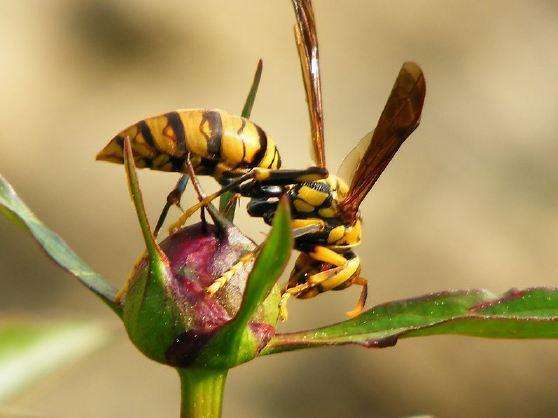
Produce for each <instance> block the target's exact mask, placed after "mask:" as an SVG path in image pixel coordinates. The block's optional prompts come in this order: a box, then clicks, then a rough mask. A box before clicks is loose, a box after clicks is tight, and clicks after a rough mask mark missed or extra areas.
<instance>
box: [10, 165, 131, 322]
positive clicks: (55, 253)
mask: <svg viewBox="0 0 558 418" xmlns="http://www.w3.org/2000/svg"><path fill="white" fill-rule="evenodd" d="M0 212H1V213H2V214H3V215H4V216H6V218H8V219H9V220H11V221H12V222H14V223H16V224H17V225H19V226H22V227H24V228H25V229H27V230H28V231H29V232H30V233H31V235H33V237H34V238H35V239H36V240H37V242H38V243H39V245H40V246H41V247H42V248H43V249H44V250H45V251H46V253H47V255H48V256H49V257H50V258H51V259H52V260H53V261H54V262H55V263H56V264H58V265H59V266H60V267H62V268H63V269H64V270H66V271H67V272H68V273H70V274H72V275H74V276H75V277H77V279H78V280H79V281H80V282H81V283H82V284H83V285H85V286H86V287H87V288H88V289H89V290H91V291H92V292H93V293H95V294H96V295H97V296H99V297H100V298H101V299H102V300H103V301H104V302H105V303H106V304H107V305H108V306H109V307H111V308H112V309H113V310H114V311H115V312H116V313H117V314H119V315H120V310H121V309H120V305H119V304H118V303H117V302H116V299H115V298H116V290H115V288H114V287H113V286H112V285H110V284H109V283H108V282H107V281H106V280H105V279H104V278H103V277H102V276H101V275H100V274H98V273H96V272H95V271H93V270H92V269H91V267H89V266H88V265H87V264H86V263H85V261H83V260H82V259H81V258H79V257H78V256H77V254H76V253H74V252H73V251H72V250H71V248H70V247H69V246H68V244H66V243H65V242H64V241H63V240H62V238H60V237H59V236H58V235H57V234H56V233H54V232H53V231H51V230H50V229H48V228H47V227H46V226H45V225H44V224H43V223H42V222H41V221H40V220H39V219H38V218H37V217H36V216H35V214H33V212H31V210H30V209H29V208H28V207H27V205H25V203H23V201H22V200H21V199H20V198H19V196H18V195H17V194H16V192H15V190H14V189H13V188H12V186H11V185H10V184H9V183H8V181H6V180H5V179H4V178H3V177H2V176H1V175H0Z"/></svg>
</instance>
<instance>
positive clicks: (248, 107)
mask: <svg viewBox="0 0 558 418" xmlns="http://www.w3.org/2000/svg"><path fill="white" fill-rule="evenodd" d="M262 70H263V61H262V60H261V59H259V60H258V65H257V66H256V72H255V73H254V78H253V79H252V85H251V86H250V90H249V91H248V96H246V100H245V102H244V107H243V108H242V113H241V116H242V117H243V118H247V119H249V118H250V115H251V114H252V108H253V107H254V101H255V100H256V94H257V93H258V88H259V86H260V80H261V78H262ZM233 196H234V192H226V193H223V195H221V197H220V198H219V212H221V213H222V214H223V215H224V216H225V218H227V219H228V220H229V221H230V222H232V221H233V220H234V213H235V210H236V205H232V206H230V207H229V208H228V209H227V206H229V201H230V200H231V199H232V197H233Z"/></svg>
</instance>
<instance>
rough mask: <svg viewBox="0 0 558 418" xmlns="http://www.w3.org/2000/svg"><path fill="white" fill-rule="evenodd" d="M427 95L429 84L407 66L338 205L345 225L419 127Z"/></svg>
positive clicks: (414, 67)
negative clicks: (408, 138) (405, 142)
mask: <svg viewBox="0 0 558 418" xmlns="http://www.w3.org/2000/svg"><path fill="white" fill-rule="evenodd" d="M425 93H426V84H425V81H424V74H423V73H422V70H421V69H420V67H419V66H418V65H417V64H415V63H413V62H406V63H404V64H403V66H402V67H401V70H400V71H399V75H398V76H397V79H396V80H395V84H394V86H393V89H392V90H391V94H390V95H389V98H388V101H387V103H386V106H385V108H384V111H383V112H382V114H381V116H380V120H379V121H378V125H377V126H376V129H374V131H373V134H372V138H371V140H370V145H369V146H368V149H367V150H366V152H365V153H364V156H363V157H362V159H361V160H360V162H359V164H358V167H357V168H356V171H355V174H354V176H353V179H352V181H351V184H350V186H349V192H348V193H347V196H346V197H345V199H343V201H342V202H341V203H340V204H339V209H340V211H341V214H342V217H343V219H344V220H345V221H346V222H349V223H350V222H354V221H355V220H356V217H357V212H358V207H359V206H360V204H361V203H362V201H363V200H364V198H365V197H366V195H367V194H368V192H369V191H370V189H372V186H374V183H376V180H378V178H379V177H380V175H381V174H382V172H383V171H384V169H385V168H386V166H387V165H388V163H389V162H390V161H391V159H392V158H393V156H394V155H395V153H396V152H397V150H398V149H399V147H400V146H401V144H403V142H404V141H405V139H407V137H408V136H409V135H411V133H412V132H413V131H414V130H415V129H416V127H417V126H418V125H419V121H420V115H421V112H422V105H423V104H424V96H425Z"/></svg>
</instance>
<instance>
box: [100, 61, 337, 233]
mask: <svg viewBox="0 0 558 418" xmlns="http://www.w3.org/2000/svg"><path fill="white" fill-rule="evenodd" d="M261 70H262V63H261V60H260V61H259V63H258V67H257V70H256V74H255V76H254V81H253V84H252V88H251V90H250V93H249V95H248V98H247V100H246V103H245V106H244V109H243V112H242V113H243V115H242V116H236V115H233V114H230V113H227V112H225V111H222V110H217V109H184V110H177V111H172V112H168V113H164V114H160V115H157V116H153V117H149V118H146V119H143V120H140V121H139V122H136V123H134V124H133V125H130V126H129V127H127V128H126V129H124V130H123V131H121V132H119V133H118V134H117V135H116V136H114V137H113V138H112V139H111V140H110V141H109V143H108V144H107V145H106V146H105V147H104V148H103V149H102V150H101V152H99V154H98V155H97V160H100V161H108V162H114V163H119V164H123V163H124V152H123V144H124V138H126V137H128V138H130V143H131V145H132V151H133V156H134V162H135V164H136V167H138V168H150V169H152V170H157V171H170V172H181V173H188V171H189V170H191V173H189V175H188V176H187V175H183V176H182V177H181V178H180V180H179V181H178V183H177V185H176V187H175V189H174V190H173V191H171V193H170V194H169V196H168V197H167V203H166V204H165V207H164V208H163V211H162V213H161V216H160V217H159V220H158V222H157V226H156V227H155V230H154V233H155V235H157V233H158V231H159V229H160V228H161V226H162V224H163V221H164V220H165V217H166V215H167V213H168V210H169V208H170V206H171V205H172V204H176V205H177V206H179V207H180V204H179V202H180V196H181V195H182V193H183V191H184V189H185V187H186V184H187V182H188V179H189V178H190V177H191V176H193V175H194V174H196V175H209V176H212V177H214V178H215V179H216V180H217V181H218V182H219V183H220V184H221V185H228V184H230V183H231V182H233V183H234V184H235V185H236V184H237V183H238V182H237V181H235V180H237V179H239V178H240V179H241V180H242V182H244V181H247V180H250V179H254V180H255V181H256V182H257V186H256V187H250V188H249V190H246V191H245V192H244V193H242V194H243V195H246V196H249V197H251V196H253V195H258V194H259V191H260V190H261V191H264V192H267V193H270V192H271V191H272V190H273V191H274V192H275V193H277V187H276V186H274V185H279V184H286V183H292V182H293V181H295V182H297V181H298V182H304V181H307V180H309V179H319V178H323V177H324V176H326V175H327V171H326V170H325V169H322V168H319V167H310V168H308V169H306V170H280V167H281V157H280V155H279V151H278V149H277V147H276V146H275V141H274V140H273V139H272V138H271V137H270V136H269V135H268V134H266V132H265V131H264V130H263V129H262V128H260V127H259V126H258V125H256V124H255V123H254V122H252V121H251V120H249V119H248V117H249V115H250V111H251V108H252V105H253V101H254V96H255V93H256V90H257V88H258V85H259V80H260V76H261ZM256 182H253V183H256ZM229 188H232V187H229ZM239 191H240V190H239ZM210 214H211V215H212V217H213V220H214V222H215V223H216V225H217V226H219V224H220V221H219V220H218V219H217V218H216V217H215V215H214V213H212V212H211V211H210Z"/></svg>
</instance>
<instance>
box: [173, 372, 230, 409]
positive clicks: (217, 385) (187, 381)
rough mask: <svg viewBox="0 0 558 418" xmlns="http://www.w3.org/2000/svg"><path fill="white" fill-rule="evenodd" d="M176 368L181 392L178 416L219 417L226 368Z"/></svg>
mask: <svg viewBox="0 0 558 418" xmlns="http://www.w3.org/2000/svg"><path fill="white" fill-rule="evenodd" d="M177 370H178V375H179V376H180V383H181V394H182V401H181V407H180V418H220V417H221V409H222V405H223V390H224V389H225V380H226V379H227V373H228V370H213V369H177Z"/></svg>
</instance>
